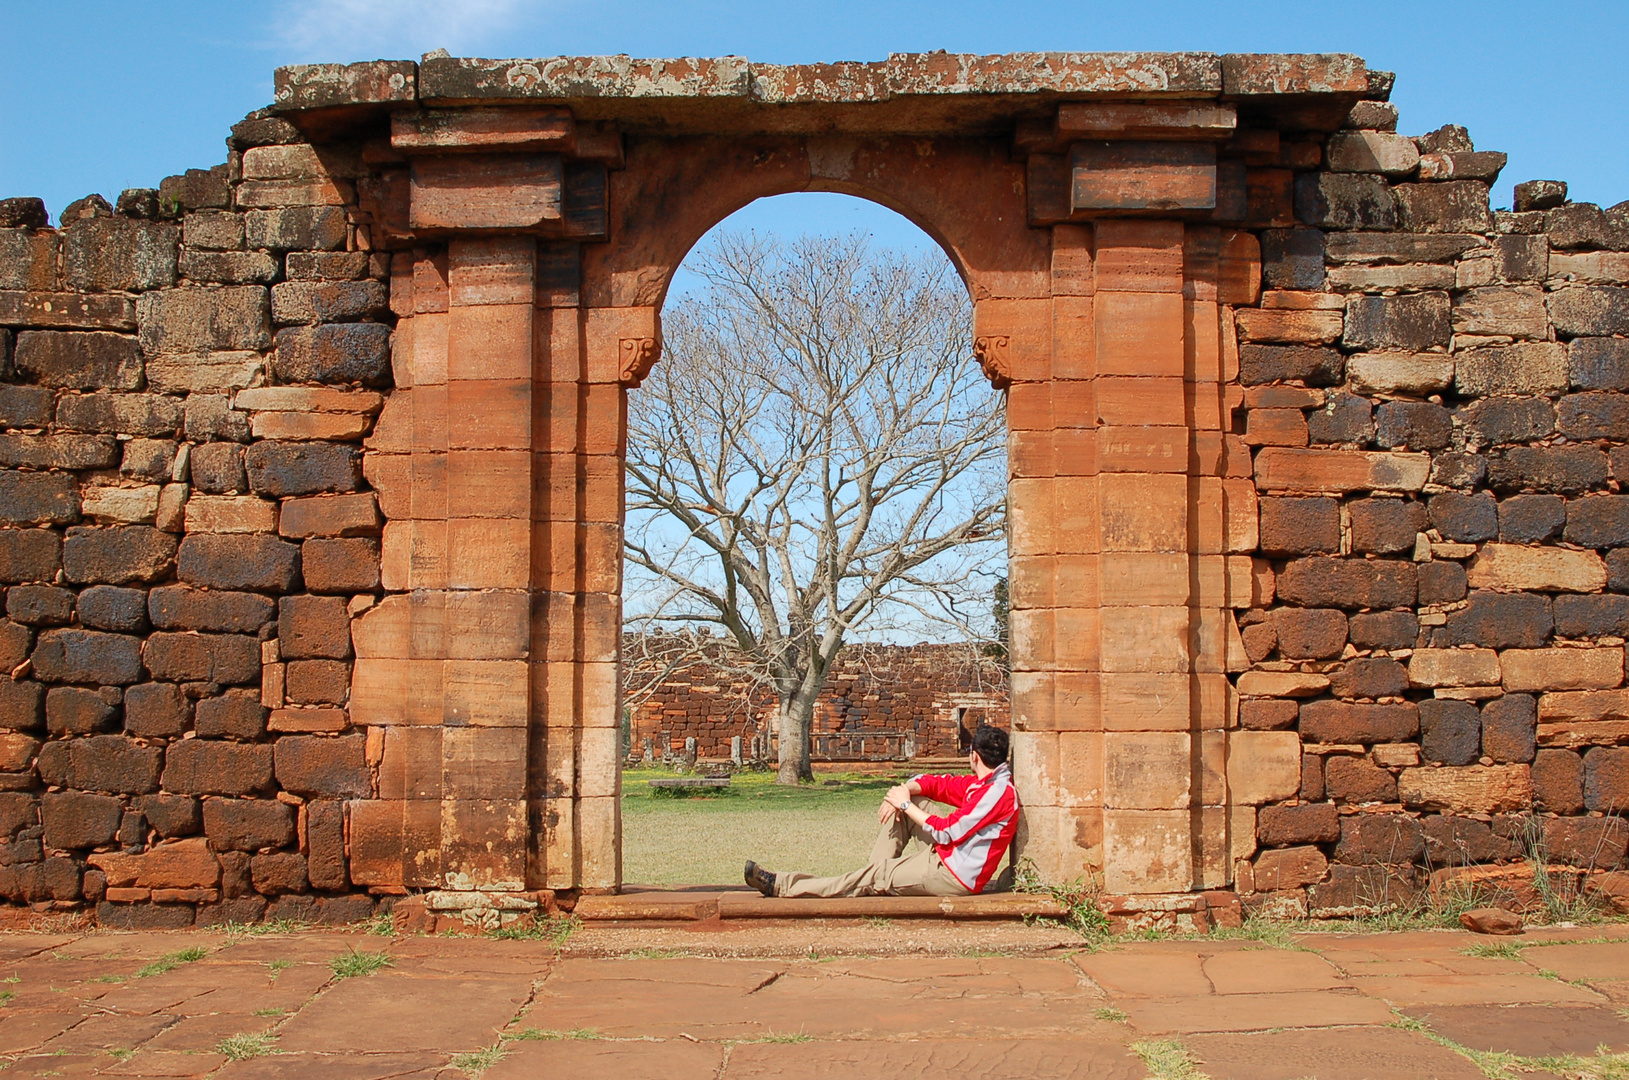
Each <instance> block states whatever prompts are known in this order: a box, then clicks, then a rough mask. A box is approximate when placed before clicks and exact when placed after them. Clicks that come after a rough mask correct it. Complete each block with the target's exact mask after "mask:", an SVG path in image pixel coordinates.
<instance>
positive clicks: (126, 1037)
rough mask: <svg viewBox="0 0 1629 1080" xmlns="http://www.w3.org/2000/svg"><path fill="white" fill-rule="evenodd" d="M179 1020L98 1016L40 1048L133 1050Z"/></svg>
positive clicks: (53, 1050)
mask: <svg viewBox="0 0 1629 1080" xmlns="http://www.w3.org/2000/svg"><path fill="white" fill-rule="evenodd" d="M179 1019H180V1017H178V1016H170V1015H165V1014H161V1013H151V1014H148V1015H146V1016H123V1015H119V1014H117V1013H98V1014H97V1015H95V1016H88V1017H86V1018H85V1019H84V1020H81V1021H80V1022H79V1023H77V1024H75V1025H74V1026H73V1027H71V1028H69V1029H68V1030H66V1031H64V1032H63V1033H62V1034H60V1035H58V1036H56V1037H55V1038H52V1039H49V1040H47V1041H46V1042H43V1043H41V1044H40V1048H41V1049H42V1050H44V1051H46V1052H47V1053H56V1052H57V1051H61V1052H63V1053H66V1054H78V1053H84V1052H85V1051H88V1050H133V1049H135V1048H136V1047H138V1046H140V1045H141V1044H142V1043H144V1042H146V1041H147V1040H148V1039H151V1038H152V1037H153V1036H155V1035H157V1034H158V1033H159V1032H161V1031H163V1030H164V1029H165V1028H167V1027H169V1026H170V1025H171V1024H173V1023H175V1022H176V1021H177V1020H179Z"/></svg>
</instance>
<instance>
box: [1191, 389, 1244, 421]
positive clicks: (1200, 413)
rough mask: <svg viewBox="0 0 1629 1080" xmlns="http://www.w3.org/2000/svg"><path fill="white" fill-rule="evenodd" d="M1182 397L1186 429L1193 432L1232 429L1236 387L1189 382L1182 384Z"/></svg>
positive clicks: (1237, 394) (1237, 393) (1236, 393)
mask: <svg viewBox="0 0 1629 1080" xmlns="http://www.w3.org/2000/svg"><path fill="white" fill-rule="evenodd" d="M1184 396H1185V399H1186V400H1185V403H1184V407H1185V409H1186V411H1187V423H1188V427H1190V428H1192V429H1193V430H1195V431H1227V430H1231V429H1232V427H1233V410H1234V408H1235V407H1236V405H1237V397H1238V396H1239V388H1238V387H1236V386H1225V385H1222V384H1220V383H1213V382H1189V383H1185V384H1184Z"/></svg>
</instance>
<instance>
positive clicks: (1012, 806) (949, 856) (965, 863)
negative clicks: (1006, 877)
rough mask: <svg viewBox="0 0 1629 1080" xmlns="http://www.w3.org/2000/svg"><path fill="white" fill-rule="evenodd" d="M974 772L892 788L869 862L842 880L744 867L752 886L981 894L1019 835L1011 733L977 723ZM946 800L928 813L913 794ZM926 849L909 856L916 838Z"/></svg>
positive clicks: (786, 891) (796, 892)
mask: <svg viewBox="0 0 1629 1080" xmlns="http://www.w3.org/2000/svg"><path fill="white" fill-rule="evenodd" d="M967 764H968V765H969V767H971V768H972V770H973V772H972V774H971V775H962V776H948V775H947V776H925V775H924V776H913V777H911V779H910V780H909V781H908V782H906V783H903V784H900V785H899V786H898V787H893V788H889V789H888V794H887V795H886V796H884V797H883V801H882V805H881V806H880V807H878V808H877V820H878V821H880V822H882V831H881V832H879V833H878V834H877V843H876V846H875V847H873V848H872V849H871V861H870V862H869V863H867V864H866V865H865V866H862V867H861V868H860V869H858V870H854V871H852V872H850V873H847V874H843V875H842V876H841V877H814V876H812V875H810V874H803V873H799V872H797V871H795V870H793V871H783V872H781V873H770V872H769V871H767V870H765V869H763V868H762V867H760V866H759V865H758V864H757V863H755V862H750V861H749V862H748V863H747V871H746V877H747V884H748V885H751V886H752V887H753V888H754V889H757V890H758V891H759V892H761V893H763V894H764V895H765V896H827V897H829V896H969V895H973V894H977V893H981V892H983V891H984V889H985V886H987V885H988V884H989V883H990V879H991V878H992V877H994V876H995V874H996V867H997V866H999V865H1000V864H1001V859H1002V857H1003V856H1004V855H1006V854H1007V848H1008V847H1009V846H1010V845H1011V844H1012V838H1013V833H1015V832H1017V831H1018V792H1016V791H1015V790H1013V786H1012V770H1011V769H1009V768H1008V767H1007V733H1006V732H1005V731H1002V730H1001V729H1000V728H995V727H990V726H989V725H988V724H980V725H979V726H978V730H976V731H974V732H973V748H972V750H971V751H970V752H969V753H968V755H967ZM917 796H921V797H922V798H923V799H924V800H932V801H934V802H941V803H948V804H949V805H951V806H954V807H955V808H956V809H955V810H953V811H951V812H950V813H949V814H944V815H939V814H930V813H928V812H927V811H926V810H924V809H923V808H922V806H921V804H920V803H919V802H917V801H916V797H917ZM913 836H914V837H916V838H917V839H918V840H921V841H922V842H923V843H924V844H925V845H927V846H926V847H925V848H924V849H923V850H921V851H918V852H917V853H915V854H914V855H905V854H904V852H905V845H906V844H907V843H909V842H910V840H911V837H913Z"/></svg>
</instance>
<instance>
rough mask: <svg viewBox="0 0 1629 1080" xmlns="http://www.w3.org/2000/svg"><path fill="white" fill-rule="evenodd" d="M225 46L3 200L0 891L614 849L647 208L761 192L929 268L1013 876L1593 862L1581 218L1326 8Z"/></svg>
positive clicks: (1208, 877)
mask: <svg viewBox="0 0 1629 1080" xmlns="http://www.w3.org/2000/svg"><path fill="white" fill-rule="evenodd" d="M276 85H277V100H276V102H275V104H274V105H273V106H272V107H271V108H270V109H269V110H264V111H262V112H259V113H256V114H253V115H252V116H250V117H249V118H248V119H246V120H245V121H244V122H243V123H241V124H239V125H237V126H236V127H235V128H234V129H233V134H232V137H231V139H230V140H229V143H228V149H229V153H228V160H227V161H226V163H225V164H223V165H220V166H217V167H215V168H213V169H210V170H204V171H200V170H193V171H190V172H187V173H185V174H183V175H180V176H177V177H172V178H170V179H168V180H165V181H164V182H163V183H162V184H161V185H160V187H159V188H157V189H156V190H151V191H131V192H126V193H125V194H124V195H123V196H121V197H120V199H119V200H118V203H117V206H109V205H108V204H107V203H106V202H105V201H103V200H101V199H99V198H97V197H92V198H89V199H86V200H81V201H80V202H78V203H75V204H74V205H73V206H71V207H70V208H68V210H67V211H65V212H64V213H63V214H62V215H61V218H60V220H59V222H58V224H57V226H56V227H55V228H52V227H49V225H48V223H47V220H46V217H45V214H44V210H43V207H42V206H41V205H40V204H39V203H38V201H37V200H27V199H13V200H6V201H4V202H0V428H3V429H4V432H3V434H0V583H3V584H4V586H5V605H6V619H5V620H4V621H3V622H0V660H3V661H4V667H5V670H6V671H8V672H9V673H10V674H9V677H3V676H0V833H3V836H4V843H3V845H0V895H3V896H4V897H5V898H7V899H8V900H10V901H12V902H15V903H27V904H33V905H35V906H37V907H40V908H42V909H60V908H78V907H89V906H92V905H94V908H95V911H96V914H97V917H98V918H99V919H100V920H101V921H102V922H104V923H106V924H109V925H117V926H154V927H157V926H181V925H188V924H192V923H195V922H196V923H199V924H211V923H219V922H222V921H226V920H238V921H243V920H250V919H255V918H260V917H263V916H267V915H271V916H276V917H287V918H300V919H306V920H310V921H337V920H349V919H354V918H358V917H362V916H366V915H368V914H371V913H372V912H374V911H375V910H377V909H379V908H381V907H388V906H389V905H391V904H393V903H394V902H395V901H396V900H397V899H398V898H400V897H402V896H405V895H408V894H410V893H425V894H427V896H428V898H429V902H430V903H431V906H432V907H434V906H438V905H439V906H440V907H442V908H447V909H452V908H457V909H459V910H477V909H480V910H485V911H489V912H498V911H502V912H505V913H506V914H504V915H502V916H501V917H503V918H508V917H512V916H513V915H514V914H515V913H518V912H524V911H527V910H530V909H532V908H534V907H535V906H537V905H540V904H541V905H547V904H550V903H554V902H560V901H564V902H569V901H570V898H571V897H573V896H575V895H576V894H577V893H578V892H580V891H582V890H605V889H612V888H615V887H616V886H617V885H618V883H619V880H620V865H619V863H620V858H619V829H620V819H619V814H618V804H617V798H618V793H619V787H618V783H619V781H618V771H617V768H616V761H617V756H618V751H619V724H618V719H619V716H618V701H617V697H618V689H617V688H618V679H617V663H618V648H619V641H620V630H621V627H620V601H619V596H618V593H619V589H620V524H621V519H622V487H621V461H620V457H619V455H620V451H621V447H622V437H623V436H622V423H623V419H622V417H623V410H624V402H625V395H626V394H628V393H630V392H633V393H637V392H638V391H637V389H636V388H637V386H638V383H639V381H640V379H641V378H642V377H643V375H644V374H645V373H646V372H647V371H648V370H649V366H650V364H652V363H654V362H656V361H657V360H658V358H659V355H660V321H659V308H660V305H661V301H662V297H663V295H664V293H665V289H666V284H667V281H668V278H669V276H670V275H671V273H672V272H673V269H674V268H675V267H676V266H677V265H678V262H679V261H680V259H682V257H683V255H684V253H685V251H686V250H688V248H689V246H690V245H691V244H692V243H694V242H695V240H697V239H698V238H699V237H700V236H701V235H702V234H703V233H705V232H706V230H707V229H708V228H710V227H711V226H712V225H713V224H716V223H717V222H718V221H719V220H722V219H723V218H724V217H725V216H727V215H728V214H729V213H731V212H733V211H734V210H735V209H738V208H739V207H740V206H743V205H745V204H746V203H747V202H750V201H751V200H752V199H754V198H758V197H762V196H765V195H773V194H780V193H783V192H787V191H801V190H825V191H842V192H846V193H849V194H856V195H860V196H863V197H867V198H872V199H875V200H877V201H879V202H882V203H884V204H885V205H888V206H891V207H893V208H894V209H896V210H899V211H900V212H902V213H904V214H906V216H908V217H910V218H911V219H912V220H913V221H915V222H917V223H918V224H919V225H921V226H922V227H923V228H924V229H926V230H927V231H928V232H929V233H930V234H931V235H933V236H934V237H935V239H937V240H938V241H939V242H940V243H941V244H942V245H943V246H944V247H945V249H946V251H947V253H948V254H949V255H950V256H951V258H952V260H953V262H954V263H955V265H956V266H957V268H958V270H959V271H960V273H961V274H962V276H963V278H964V279H965V280H966V282H967V284H968V287H969V289H970V292H971V293H972V295H973V299H974V304H975V339H976V348H977V352H978V355H979V357H980V359H981V361H982V362H983V363H984V366H985V369H986V371H987V372H988V373H989V374H990V376H991V378H992V381H993V382H994V384H995V385H996V386H997V387H999V388H1002V389H1004V390H1005V391H1006V393H1007V404H1008V415H1009V428H1010V431H1011V441H1010V463H1009V468H1010V475H1011V481H1010V485H1009V498H1010V508H1011V515H1012V535H1011V538H1010V552H1011V589H1012V609H1013V610H1012V616H1011V627H1012V641H1011V655H1012V708H1013V726H1014V728H1015V762H1014V764H1015V773H1016V776H1017V779H1018V783H1019V785H1020V790H1021V792H1022V795H1023V798H1024V800H1025V804H1026V817H1025V827H1024V836H1023V843H1024V846H1025V851H1026V853H1027V854H1028V855H1029V857H1031V858H1033V859H1034V860H1035V861H1036V863H1037V864H1038V865H1039V866H1040V867H1041V868H1042V870H1043V871H1044V872H1045V873H1046V874H1047V875H1048V876H1050V877H1053V878H1055V879H1060V880H1062V879H1068V878H1071V877H1074V876H1078V875H1081V874H1084V873H1090V874H1093V875H1095V876H1097V877H1098V878H1099V880H1100V881H1101V882H1102V883H1103V885H1104V888H1105V889H1106V890H1107V893H1108V896H1109V899H1107V900H1106V901H1105V902H1106V903H1108V904H1109V905H1110V906H1114V905H1115V904H1119V905H1120V907H1121V908H1122V909H1124V910H1141V911H1159V912H1163V913H1164V914H1165V915H1167V916H1179V917H1181V918H1184V919H1188V920H1192V921H1200V922H1203V921H1204V920H1205V919H1207V918H1212V919H1215V918H1225V917H1228V916H1227V915H1225V914H1224V913H1225V912H1236V911H1237V910H1238V907H1237V901H1236V900H1235V899H1233V897H1234V896H1235V894H1237V895H1240V896H1242V897H1243V898H1244V902H1245V904H1246V905H1247V906H1250V907H1267V908H1269V909H1273V910H1281V911H1296V912H1301V911H1311V912H1313V913H1330V912H1339V911H1352V910H1360V909H1367V908H1372V907H1374V906H1375V905H1377V904H1384V903H1387V902H1394V901H1400V900H1402V899H1404V898H1406V897H1408V896H1410V895H1412V894H1414V893H1416V892H1417V891H1418V890H1420V889H1422V888H1425V887H1427V885H1428V883H1429V880H1430V878H1429V875H1430V874H1431V872H1432V871H1434V870H1435V871H1444V870H1452V869H1453V868H1455V867H1459V866H1463V865H1466V864H1495V865H1497V864H1501V863H1504V864H1511V865H1516V864H1518V862H1519V860H1520V859H1521V858H1522V857H1523V855H1524V853H1525V852H1527V851H1529V850H1531V849H1532V847H1533V845H1534V843H1535V842H1536V840H1537V839H1539V838H1541V839H1542V843H1543V846H1544V848H1545V849H1546V851H1547V855H1548V858H1549V859H1550V860H1551V861H1552V862H1555V863H1557V864H1565V865H1571V866H1573V867H1575V868H1576V870H1577V872H1579V873H1594V874H1599V873H1600V872H1604V871H1608V870H1613V869H1616V868H1618V867H1619V866H1621V865H1622V864H1623V862H1624V860H1625V858H1626V852H1629V828H1625V826H1624V825H1623V824H1622V821H1621V814H1622V811H1623V809H1624V805H1625V803H1626V802H1629V688H1626V687H1625V685H1624V638H1625V636H1626V633H1629V631H1626V626H1629V559H1626V558H1625V557H1624V552H1625V550H1629V509H1625V507H1629V496H1625V495H1623V494H1620V493H1619V483H1620V481H1619V475H1620V473H1621V472H1622V471H1623V470H1625V469H1629V457H1626V456H1625V455H1629V406H1626V404H1625V403H1626V402H1629V397H1625V392H1629V346H1626V343H1625V337H1626V335H1629V288H1625V286H1626V285H1629V206H1624V205H1620V206H1618V207H1614V208H1612V209H1610V210H1601V209H1600V208H1598V207H1595V206H1590V205H1587V204H1575V203H1569V202H1567V201H1566V198H1565V188H1564V186H1562V185H1558V184H1552V183H1547V182H1541V183H1534V184H1528V185H1522V186H1521V187H1519V188H1518V193H1517V204H1516V206H1515V209H1514V210H1511V211H1493V210H1491V209H1490V207H1489V201H1488V189H1489V184H1490V183H1491V182H1492V181H1493V179H1494V177H1495V176H1496V175H1497V173H1498V171H1499V169H1500V168H1501V167H1502V165H1503V157H1502V156H1501V155H1498V154H1495V153H1490V152H1486V151H1477V150H1475V149H1474V148H1473V146H1472V145H1471V143H1470V141H1469V138H1468V136H1466V134H1465V133H1464V132H1463V131H1462V130H1460V129H1455V128H1445V129H1442V130H1440V131H1438V132H1434V133H1431V134H1430V135H1426V136H1422V137H1419V138H1415V139H1410V138H1406V137H1403V136H1400V135H1398V134H1396V133H1395V126H1396V111H1395V109H1393V108H1392V107H1391V106H1390V105H1389V104H1388V103H1387V102H1386V98H1387V96H1388V93H1389V89H1390V85H1391V80H1390V76H1389V75H1386V74H1384V73H1379V72H1370V71H1368V70H1367V69H1366V68H1365V66H1364V65H1363V63H1362V61H1360V60H1358V59H1356V58H1354V57H1347V56H1215V55H1211V54H1099V55H1094V54H1023V55H1015V56H1004V57H966V56H949V55H945V54H930V55H923V56H896V57H893V58H891V59H890V60H889V61H886V62H884V63H878V64H849V65H822V66H809V67H797V68H781V67H772V66H765V65H753V64H748V63H747V62H745V61H741V60H737V59H732V58H725V59H721V60H702V61H695V60H685V61H649V62H646V61H630V60H627V59H626V58H615V57H613V58H566V59H557V60H551V61H477V60H460V59H453V58H442V59H434V58H427V59H426V60H425V61H424V62H422V63H419V64H414V63H410V62H379V63H373V64H361V65H351V66H349V67H341V66H335V65H319V66H315V67H305V68H289V69H283V70H281V71H279V73H278V76H277V83H276ZM1490 873H1497V871H1496V870H1495V871H1491V872H1490ZM1115 897H1118V898H1120V899H1114V898H1115ZM492 917H493V918H498V917H500V916H497V915H493V916H492Z"/></svg>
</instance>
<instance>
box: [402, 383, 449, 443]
mask: <svg viewBox="0 0 1629 1080" xmlns="http://www.w3.org/2000/svg"><path fill="white" fill-rule="evenodd" d="M400 392H401V391H397V393H400ZM411 393H412V395H413V439H412V444H411V446H412V450H413V452H414V453H415V454H419V453H425V454H430V453H444V452H445V451H446V449H447V386H446V384H445V383H438V384H434V385H425V383H424V381H423V380H422V379H415V380H414V384H413V389H412V391H411Z"/></svg>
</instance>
